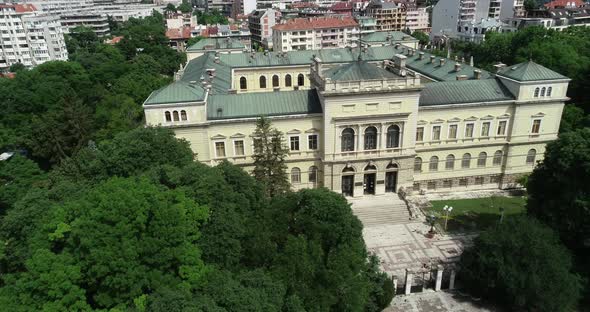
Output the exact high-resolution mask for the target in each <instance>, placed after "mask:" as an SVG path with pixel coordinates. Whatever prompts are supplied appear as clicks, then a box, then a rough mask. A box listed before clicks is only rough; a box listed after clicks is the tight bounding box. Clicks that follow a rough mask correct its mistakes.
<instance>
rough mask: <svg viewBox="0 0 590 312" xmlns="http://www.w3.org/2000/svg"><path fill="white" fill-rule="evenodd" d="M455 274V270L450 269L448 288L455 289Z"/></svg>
mask: <svg viewBox="0 0 590 312" xmlns="http://www.w3.org/2000/svg"><path fill="white" fill-rule="evenodd" d="M455 275H457V272H456V271H455V269H451V279H450V281H449V290H452V289H455Z"/></svg>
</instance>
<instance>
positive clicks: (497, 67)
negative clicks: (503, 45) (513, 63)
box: [494, 63, 506, 72]
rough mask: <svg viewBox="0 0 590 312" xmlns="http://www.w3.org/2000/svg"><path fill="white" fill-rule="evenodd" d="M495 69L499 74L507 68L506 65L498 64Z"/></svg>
mask: <svg viewBox="0 0 590 312" xmlns="http://www.w3.org/2000/svg"><path fill="white" fill-rule="evenodd" d="M494 67H495V68H496V72H499V71H500V70H501V69H502V68H504V67H506V64H503V63H498V64H496V65H494Z"/></svg>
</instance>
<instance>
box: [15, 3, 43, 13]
mask: <svg viewBox="0 0 590 312" xmlns="http://www.w3.org/2000/svg"><path fill="white" fill-rule="evenodd" d="M14 10H15V11H17V12H18V13H25V12H35V11H37V8H36V7H35V6H34V5H32V4H29V3H24V4H15V5H14Z"/></svg>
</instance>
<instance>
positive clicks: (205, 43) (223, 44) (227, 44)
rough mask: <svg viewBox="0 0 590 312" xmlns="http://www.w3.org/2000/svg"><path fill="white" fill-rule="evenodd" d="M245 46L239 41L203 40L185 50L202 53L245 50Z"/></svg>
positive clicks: (229, 39)
mask: <svg viewBox="0 0 590 312" xmlns="http://www.w3.org/2000/svg"><path fill="white" fill-rule="evenodd" d="M245 48H246V46H245V45H244V44H243V43H241V42H240V41H239V40H236V39H232V38H229V37H228V38H203V39H201V40H199V42H197V43H195V44H193V45H192V46H190V47H188V48H187V49H186V50H187V51H188V52H191V51H202V50H229V49H245Z"/></svg>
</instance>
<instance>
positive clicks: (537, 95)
mask: <svg viewBox="0 0 590 312" xmlns="http://www.w3.org/2000/svg"><path fill="white" fill-rule="evenodd" d="M535 97H539V88H535Z"/></svg>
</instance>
